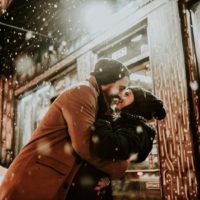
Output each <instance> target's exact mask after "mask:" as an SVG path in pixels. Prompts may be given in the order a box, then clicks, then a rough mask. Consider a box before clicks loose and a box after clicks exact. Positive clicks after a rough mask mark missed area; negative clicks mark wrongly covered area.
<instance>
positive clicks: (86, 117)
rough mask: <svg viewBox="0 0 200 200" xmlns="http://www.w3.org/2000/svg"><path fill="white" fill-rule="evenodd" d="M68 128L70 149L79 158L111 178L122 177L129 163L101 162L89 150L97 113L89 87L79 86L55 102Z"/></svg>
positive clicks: (93, 93) (94, 97) (92, 92)
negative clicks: (71, 148) (72, 149)
mask: <svg viewBox="0 0 200 200" xmlns="http://www.w3.org/2000/svg"><path fill="white" fill-rule="evenodd" d="M55 103H57V105H58V106H59V107H60V109H61V111H62V114H63V117H64V119H65V121H66V123H67V126H68V132H69V135H70V138H71V142H72V147H73V148H74V150H75V151H76V152H77V153H78V154H79V156H80V157H81V158H82V159H84V160H86V161H88V162H89V163H90V164H92V165H93V166H95V167H96V168H98V169H100V170H102V171H104V172H105V173H107V174H109V175H110V176H111V177H112V178H120V177H122V176H123V175H124V173H125V170H126V169H127V167H128V164H129V161H126V160H123V161H122V160H119V161H103V160H101V159H100V158H98V157H96V156H94V155H92V154H91V153H90V149H89V142H90V138H91V132H92V129H93V126H94V122H95V118H96V113H97V96H95V92H94V91H93V89H92V88H90V87H89V86H87V85H86V86H85V85H81V86H77V87H74V88H72V89H70V90H67V91H66V92H64V93H63V94H61V95H60V97H58V99H57V100H56V102H55Z"/></svg>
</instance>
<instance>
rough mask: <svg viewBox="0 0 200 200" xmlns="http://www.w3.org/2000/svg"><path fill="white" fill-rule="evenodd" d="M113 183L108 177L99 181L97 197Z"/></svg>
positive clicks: (96, 188)
mask: <svg viewBox="0 0 200 200" xmlns="http://www.w3.org/2000/svg"><path fill="white" fill-rule="evenodd" d="M110 183H111V181H110V179H109V178H108V177H103V178H101V179H100V180H99V182H98V183H97V186H96V187H95V188H94V190H96V192H97V195H100V193H101V190H102V189H103V188H105V187H107V186H109V185H110Z"/></svg>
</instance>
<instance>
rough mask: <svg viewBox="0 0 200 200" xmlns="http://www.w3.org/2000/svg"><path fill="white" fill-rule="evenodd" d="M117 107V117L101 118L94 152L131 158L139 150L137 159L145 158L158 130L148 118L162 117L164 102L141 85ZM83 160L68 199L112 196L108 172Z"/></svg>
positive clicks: (96, 199) (107, 199)
mask: <svg viewBox="0 0 200 200" xmlns="http://www.w3.org/2000/svg"><path fill="white" fill-rule="evenodd" d="M114 107H115V109H116V110H117V112H114V113H113V116H114V119H113V117H111V116H103V117H102V116H101V118H98V119H97V121H96V123H95V132H94V134H93V135H92V137H91V142H90V144H91V146H90V148H91V152H92V153H93V154H94V155H96V156H98V157H100V158H102V160H116V159H117V160H124V159H129V158H130V156H131V154H133V153H136V154H137V159H136V160H135V161H134V162H142V161H144V160H145V159H146V157H147V156H148V154H149V152H150V151H151V149H152V145H153V139H154V137H155V134H156V131H155V129H154V128H153V127H152V126H150V125H148V124H147V120H151V119H153V118H155V119H158V120H160V119H163V118H164V117H165V116H166V112H165V109H164V106H163V102H162V101H161V100H160V99H158V98H157V97H155V96H154V95H153V94H152V93H150V92H148V91H146V90H144V89H142V88H140V87H131V86H130V87H128V88H127V89H126V90H125V91H124V92H123V93H122V95H121V96H120V101H119V102H118V103H117V104H116V105H115V106H114ZM116 113H117V115H116ZM116 116H117V118H116ZM146 119H147V120H146ZM108 141H109V142H108ZM83 163H84V164H83V165H82V167H81V168H80V170H79V171H78V173H77V174H76V176H75V178H74V186H73V187H71V189H70V191H69V195H68V197H67V199H68V200H77V199H87V200H100V199H104V200H112V199H113V198H112V189H111V185H110V180H109V177H108V176H107V174H105V173H103V172H101V171H100V170H97V169H96V168H94V167H93V166H91V165H90V164H89V163H87V162H83Z"/></svg>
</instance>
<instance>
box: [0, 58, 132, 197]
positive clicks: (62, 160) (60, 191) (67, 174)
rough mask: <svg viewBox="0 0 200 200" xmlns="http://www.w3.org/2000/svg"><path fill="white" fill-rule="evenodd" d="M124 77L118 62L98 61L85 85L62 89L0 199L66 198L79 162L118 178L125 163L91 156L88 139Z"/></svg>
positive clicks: (125, 82) (11, 171) (0, 192)
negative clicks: (84, 161)
mask: <svg viewBox="0 0 200 200" xmlns="http://www.w3.org/2000/svg"><path fill="white" fill-rule="evenodd" d="M128 76H129V72H128V70H127V68H126V67H125V66H123V64H122V63H120V62H118V61H115V60H112V59H102V60H100V61H99V62H97V64H96V66H95V71H94V72H93V73H91V77H90V78H89V79H88V80H86V81H84V82H82V83H80V84H78V85H76V86H73V87H71V88H69V89H66V90H65V91H64V92H63V93H62V94H61V95H60V96H59V97H58V98H57V99H56V100H55V101H54V103H53V104H52V105H51V107H50V108H49V111H48V112H47V114H46V115H45V117H44V118H43V120H42V121H41V123H40V125H39V126H38V128H37V129H36V130H35V132H34V134H33V135H32V138H31V140H30V142H29V143H28V144H27V145H26V146H25V147H24V148H23V149H22V151H21V152H20V154H19V155H18V156H17V157H16V159H15V160H14V161H13V163H12V164H11V166H10V168H9V169H8V171H7V174H6V176H5V178H4V180H3V182H2V185H1V187H0V200H57V199H58V200H64V199H66V196H67V192H68V190H69V188H70V186H71V183H72V180H73V178H74V176H75V174H76V172H77V171H78V169H79V167H80V165H81V161H80V160H81V159H83V160H86V161H87V162H89V163H90V164H92V165H93V166H94V167H96V168H97V169H100V170H102V171H104V172H105V173H107V174H109V175H110V176H111V177H112V178H120V177H122V176H123V175H124V172H125V170H126V169H127V166H128V161H114V162H113V161H102V160H100V159H99V158H97V157H94V156H92V155H91V153H90V151H89V140H90V136H91V131H92V130H93V124H94V122H95V119H96V116H97V114H101V113H103V114H104V113H105V112H106V111H107V110H108V106H109V103H110V102H111V100H112V97H113V96H116V95H118V94H119V93H120V92H121V91H122V90H123V89H124V88H125V87H126V86H127V85H128V83H129V78H128Z"/></svg>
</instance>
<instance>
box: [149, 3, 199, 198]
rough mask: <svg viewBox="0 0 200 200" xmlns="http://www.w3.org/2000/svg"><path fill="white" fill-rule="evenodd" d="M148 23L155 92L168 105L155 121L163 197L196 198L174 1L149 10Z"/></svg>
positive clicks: (185, 92) (187, 111)
mask: <svg viewBox="0 0 200 200" xmlns="http://www.w3.org/2000/svg"><path fill="white" fill-rule="evenodd" d="M148 25H149V27H148V30H149V43H150V63H151V66H152V72H153V79H154V88H155V93H156V95H158V96H159V97H160V98H161V99H163V100H164V103H165V105H166V107H167V118H166V119H165V120H163V121H162V122H161V123H159V124H158V129H159V134H158V143H159V146H158V148H159V161H160V172H161V189H162V199H167V200H173V199H181V200H184V199H190V200H192V199H197V198H198V197H197V178H196V170H195V163H194V157H193V141H192V137H191V135H192V134H191V128H190V123H189V122H190V121H189V120H190V118H189V105H188V94H187V82H186V72H185V63H184V54H183V45H182V38H181V29H180V18H179V12H178V3H177V1H169V2H168V3H166V4H165V5H163V6H161V7H160V8H158V9H156V10H154V11H153V12H151V13H150V14H149V17H148Z"/></svg>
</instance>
